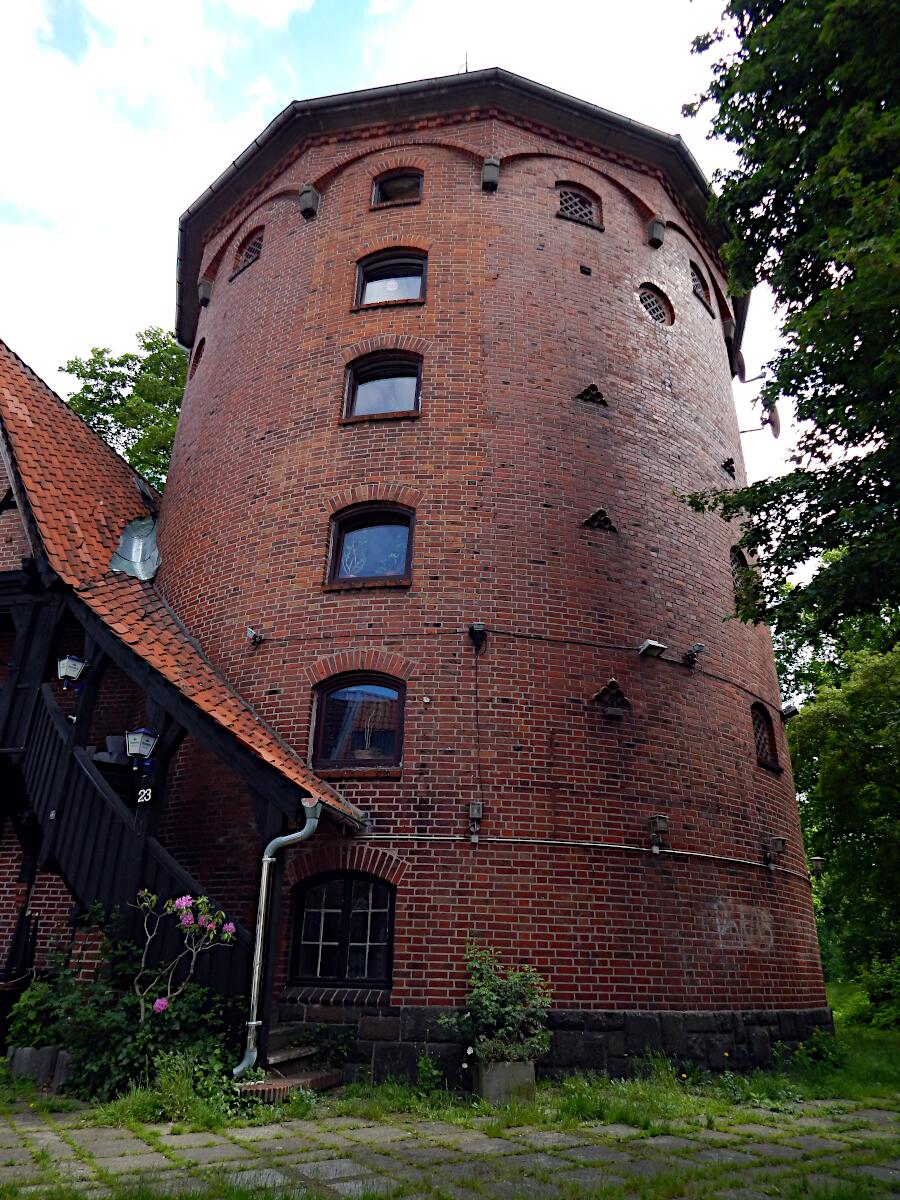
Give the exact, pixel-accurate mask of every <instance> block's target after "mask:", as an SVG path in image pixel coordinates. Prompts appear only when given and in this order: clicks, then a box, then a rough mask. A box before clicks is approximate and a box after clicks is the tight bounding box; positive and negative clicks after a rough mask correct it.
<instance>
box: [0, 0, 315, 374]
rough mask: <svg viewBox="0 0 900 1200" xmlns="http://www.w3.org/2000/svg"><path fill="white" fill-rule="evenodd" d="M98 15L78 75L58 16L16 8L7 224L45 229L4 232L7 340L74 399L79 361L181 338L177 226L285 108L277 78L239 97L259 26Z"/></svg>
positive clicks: (8, 60)
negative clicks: (158, 336) (240, 66)
mask: <svg viewBox="0 0 900 1200" xmlns="http://www.w3.org/2000/svg"><path fill="white" fill-rule="evenodd" d="M275 7H276V6H275V5H269V6H266V5H262V6H261V9H262V10H263V16H264V17H265V18H266V19H271V18H272V15H273V13H274V10H275ZM278 7H279V8H280V9H286V8H287V7H290V8H292V9H293V10H298V9H299V8H302V7H308V5H298V4H292V5H290V6H288V4H287V0H284V3H282V4H281V5H279V6H278ZM83 8H84V10H85V13H86V15H87V17H88V18H89V20H88V21H87V22H86V29H87V43H86V47H80V48H79V54H78V55H77V58H78V61H77V62H76V61H73V59H72V58H70V57H67V56H66V54H64V53H62V52H61V51H60V50H59V49H54V48H52V47H51V46H50V45H48V44H47V40H48V38H49V37H50V35H51V32H52V31H51V23H50V21H49V19H48V16H47V12H48V10H47V9H45V8H44V7H43V6H42V5H41V4H40V3H37V2H35V0H32V2H31V3H25V4H20V5H15V6H12V7H11V8H10V11H9V13H7V14H5V17H4V19H5V23H6V28H5V34H6V45H5V49H6V51H7V53H6V56H5V65H4V70H3V72H2V74H0V109H2V111H3V112H5V113H6V114H7V120H6V122H5V128H4V159H5V163H6V170H5V171H4V172H3V177H2V179H0V202H2V201H6V205H5V206H2V207H0V213H3V212H4V211H6V212H7V213H13V212H14V210H15V211H17V212H18V213H20V214H25V215H26V218H27V215H28V214H34V216H33V219H32V220H30V221H29V220H27V219H26V220H25V221H22V220H21V219H18V220H17V222H16V223H8V224H5V225H0V260H2V262H3V264H4V279H5V286H4V288H3V289H2V292H0V336H2V337H3V339H4V340H5V341H7V342H8V343H9V344H10V345H11V346H12V347H13V349H15V350H16V351H17V352H18V353H19V354H21V355H22V357H23V358H24V359H25V360H26V361H27V362H29V363H30V365H31V366H33V367H34V369H35V370H36V371H38V373H39V374H41V375H42V376H43V377H44V378H46V379H47V381H48V382H49V383H50V384H51V385H52V386H56V387H59V388H62V389H63V390H65V385H66V381H65V380H64V379H62V378H61V377H60V376H59V375H58V374H57V370H56V368H57V367H58V365H59V364H60V363H62V362H63V361H65V360H66V359H67V358H69V357H71V356H73V355H76V354H79V355H80V354H85V353H87V351H88V350H89V349H90V347H91V346H92V345H96V344H107V345H110V346H111V347H112V348H113V349H114V350H116V351H121V350H125V349H131V348H133V338H134V334H135V332H136V331H137V330H139V329H143V328H144V327H146V326H147V325H149V324H158V325H162V326H164V327H171V325H172V322H173V319H174V309H175V303H174V301H175V297H174V289H175V260H176V238H177V218H178V214H179V213H181V212H183V211H184V209H185V208H187V206H188V204H190V203H191V202H192V201H193V200H194V199H195V198H196V197H197V196H198V195H199V194H200V193H201V192H202V191H203V190H204V188H205V187H207V185H208V184H209V182H210V181H211V180H212V179H214V178H216V177H217V176H218V175H219V174H220V172H221V171H222V169H223V168H224V167H225V166H226V165H227V164H228V163H229V162H231V161H232V160H233V159H234V158H235V157H236V155H237V154H238V153H240V151H241V150H243V148H244V147H245V146H246V145H248V144H249V143H250V142H251V141H252V139H253V138H254V137H255V136H256V134H257V133H258V132H259V130H260V129H262V128H263V126H265V125H266V124H267V123H268V121H269V120H270V119H271V117H272V115H273V110H277V109H278V108H280V107H281V106H282V105H283V103H284V102H285V99H284V96H283V94H282V95H281V96H278V95H277V88H276V85H275V84H274V83H273V81H272V80H271V79H270V78H268V77H267V75H265V74H264V73H262V72H260V73H258V74H257V75H255V76H254V75H252V74H247V73H246V71H244V72H243V73H242V75H241V78H240V82H239V83H237V82H236V83H235V84H231V83H230V81H229V79H228V76H227V69H228V68H227V64H228V55H229V54H230V53H233V52H234V53H236V52H239V51H240V50H241V46H242V43H243V41H244V40H245V39H246V38H247V37H248V36H249V35H248V34H247V27H246V24H244V25H242V24H241V23H240V22H236V21H235V22H231V23H228V22H224V21H222V20H219V21H218V22H217V23H216V24H210V23H208V21H207V16H206V13H207V10H206V8H205V7H204V4H203V3H202V0H158V3H157V4H155V5H154V6H152V7H151V6H148V5H140V4H135V5H127V4H121V3H120V0H84V4H83ZM225 88H229V89H230V92H231V95H230V96H229V100H230V101H231V103H230V105H229V108H230V110H231V112H233V113H235V115H233V116H229V117H227V118H226V117H223V116H222V115H221V113H220V112H219V111H218V110H219V109H220V107H221V106H222V101H221V100H220V99H217V96H218V95H219V94H221V93H222V92H223V89H225Z"/></svg>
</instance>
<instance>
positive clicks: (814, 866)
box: [809, 855, 825, 879]
mask: <svg viewBox="0 0 900 1200" xmlns="http://www.w3.org/2000/svg"><path fill="white" fill-rule="evenodd" d="M809 869H810V870H811V871H812V873H813V875H815V877H816V879H818V878H820V876H821V874H822V872H823V871H824V870H825V859H824V858H819V856H818V855H815V857H813V858H811V859H810V860H809Z"/></svg>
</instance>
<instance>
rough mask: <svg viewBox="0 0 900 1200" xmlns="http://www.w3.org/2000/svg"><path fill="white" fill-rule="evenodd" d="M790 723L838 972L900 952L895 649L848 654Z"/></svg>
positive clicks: (899, 666) (899, 686)
mask: <svg viewBox="0 0 900 1200" xmlns="http://www.w3.org/2000/svg"><path fill="white" fill-rule="evenodd" d="M845 666H846V669H847V672H848V673H847V674H846V675H845V677H844V678H843V679H842V680H841V681H840V684H839V686H834V687H832V686H829V685H823V686H821V687H820V689H819V691H818V692H817V694H816V697H815V699H814V700H813V701H811V702H810V703H808V704H806V705H804V707H803V709H802V711H801V713H800V715H799V716H798V717H796V718H795V719H794V720H793V721H791V723H790V724H789V725H788V737H789V740H790V746H791V756H792V758H793V762H794V771H795V776H796V779H797V785H798V788H799V790H800V791H801V793H802V794H803V795H802V800H801V814H802V817H803V824H804V831H805V834H806V839H807V845H808V848H809V851H810V853H811V854H813V855H817V856H820V857H821V858H822V859H824V872H823V874H822V877H821V878H820V879H819V880H817V881H816V883H815V898H816V903H817V907H818V909H819V913H820V916H821V917H822V918H823V919H824V922H825V925H826V928H827V929H828V931H829V934H830V936H831V938H832V939H833V940H834V941H835V942H836V943H837V944H838V946H839V948H840V953H841V957H842V960H843V963H844V966H845V968H848V969H850V970H855V969H859V968H862V967H864V966H865V965H866V964H867V963H869V962H871V961H872V960H873V959H874V958H875V957H876V956H881V957H883V958H891V957H893V955H895V954H896V953H897V952H898V951H900V893H898V889H897V886H896V874H897V863H898V862H900V827H898V824H897V812H898V811H900V647H896V648H895V649H893V650H890V651H889V652H887V653H885V654H878V653H873V652H869V653H861V654H859V655H856V656H849V657H848V659H847V662H846V664H845Z"/></svg>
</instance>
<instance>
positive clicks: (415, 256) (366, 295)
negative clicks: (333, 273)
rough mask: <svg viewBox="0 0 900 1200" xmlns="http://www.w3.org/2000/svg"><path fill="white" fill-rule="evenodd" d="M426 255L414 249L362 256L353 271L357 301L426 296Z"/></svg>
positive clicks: (395, 300)
mask: <svg viewBox="0 0 900 1200" xmlns="http://www.w3.org/2000/svg"><path fill="white" fill-rule="evenodd" d="M427 261H428V260H427V257H426V256H425V255H424V254H421V253H419V252H417V251H415V250H406V251H402V250H401V251H396V250H388V251H387V252H385V253H384V254H373V255H372V256H371V257H370V258H364V259H363V260H362V262H361V263H360V264H359V266H358V268H357V272H356V303H357V304H392V303H394V304H395V303H396V302H397V301H398V300H424V299H425V266H426V263H427Z"/></svg>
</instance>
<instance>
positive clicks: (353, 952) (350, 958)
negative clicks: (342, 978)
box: [347, 946, 366, 979]
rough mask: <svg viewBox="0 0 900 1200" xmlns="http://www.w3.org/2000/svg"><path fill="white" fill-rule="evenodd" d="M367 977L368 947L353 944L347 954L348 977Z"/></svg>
mask: <svg viewBox="0 0 900 1200" xmlns="http://www.w3.org/2000/svg"><path fill="white" fill-rule="evenodd" d="M365 977H366V947H365V946H351V947H350V953H349V954H348V955H347V978H348V979H365Z"/></svg>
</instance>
